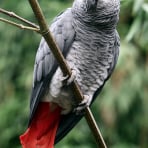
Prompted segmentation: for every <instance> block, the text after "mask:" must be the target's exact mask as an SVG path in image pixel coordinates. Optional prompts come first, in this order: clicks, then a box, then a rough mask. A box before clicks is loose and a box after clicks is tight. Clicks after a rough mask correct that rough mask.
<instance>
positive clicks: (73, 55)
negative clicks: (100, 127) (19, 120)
mask: <svg viewBox="0 0 148 148" xmlns="http://www.w3.org/2000/svg"><path fill="white" fill-rule="evenodd" d="M119 11H120V0H74V3H73V6H72V8H68V9H67V10H66V11H64V12H63V13H61V14H59V15H58V16H57V17H56V18H55V19H54V21H53V23H52V24H51V26H50V30H51V32H52V35H53V37H54V39H55V41H56V43H57V45H58V46H59V48H60V49H61V51H62V53H63V55H64V57H65V58H66V61H67V63H68V65H69V66H70V68H71V70H72V76H71V77H70V78H67V79H66V77H65V76H63V73H62V71H61V69H60V68H59V66H58V63H57V61H56V60H55V58H54V56H53V54H52V53H51V51H50V49H49V47H48V45H47V44H46V42H45V40H44V39H43V38H42V40H41V43H40V45H39V48H38V51H37V54H36V59H35V65H34V80H33V88H32V95H31V101H30V118H29V127H30V126H33V124H32V122H34V121H33V119H34V116H35V114H36V113H37V114H38V116H40V112H41V111H40V108H39V104H40V103H41V102H46V103H47V102H48V103H49V102H50V105H48V106H51V104H57V105H58V106H59V107H60V108H61V110H60V113H59V114H58V115H57V114H56V113H54V111H53V114H54V117H55V116H57V120H58V118H59V121H55V122H59V123H58V125H57V130H55V135H56V137H55V140H54V139H53V142H54V143H57V142H58V141H59V140H61V139H62V138H63V137H64V136H65V135H66V134H67V133H68V132H69V131H70V130H71V129H72V128H73V127H74V126H75V125H76V124H77V122H78V121H79V120H80V119H81V118H82V117H83V115H82V114H78V115H77V113H79V112H81V110H83V109H84V108H85V107H86V106H89V105H90V104H91V103H92V102H93V101H94V100H95V98H96V97H97V95H98V94H99V93H100V91H101V89H102V87H103V85H104V83H105V81H106V80H107V79H108V78H109V77H110V75H111V74H112V72H113V70H114V68H115V65H116V63H117V59H118V55H119V46H120V41H119V35H118V33H117V30H116V26H117V22H118V20H119ZM65 80H67V82H66V83H65ZM73 80H75V81H76V82H77V84H78V86H79V87H80V90H81V91H82V94H83V95H84V101H83V102H82V103H81V104H80V105H79V104H77V102H76V98H75V95H74V92H73V91H72V90H71V88H70V87H69V83H71V81H73ZM44 108H46V107H43V109H44ZM45 112H46V111H45ZM49 118H50V117H49ZM51 120H52V121H53V119H52V118H50V120H49V122H52V121H51ZM54 120H55V119H54ZM54 124H55V123H54ZM47 128H49V126H47ZM46 132H47V131H45V133H46ZM24 135H26V133H25V134H24ZM24 135H23V136H22V137H23V138H24V137H25V136H24ZM43 135H44V134H42V136H43ZM23 138H22V139H23ZM24 139H25V138H24ZM24 139H23V140H24ZM47 139H48V138H47ZM23 140H22V141H23Z"/></svg>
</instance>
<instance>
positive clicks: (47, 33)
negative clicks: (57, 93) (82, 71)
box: [29, 0, 107, 148]
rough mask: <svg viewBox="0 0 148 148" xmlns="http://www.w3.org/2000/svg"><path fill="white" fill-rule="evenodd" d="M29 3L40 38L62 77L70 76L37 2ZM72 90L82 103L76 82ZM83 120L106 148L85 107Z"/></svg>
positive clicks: (30, 0) (105, 147) (98, 141)
mask: <svg viewBox="0 0 148 148" xmlns="http://www.w3.org/2000/svg"><path fill="white" fill-rule="evenodd" d="M29 2H30V5H31V7H32V9H33V11H34V14H35V16H36V19H37V21H38V23H39V26H40V31H41V33H42V36H43V37H44V39H45V40H46V42H47V44H48V46H49V47H50V49H51V51H52V52H53V55H54V56H55V58H56V60H57V61H58V63H59V66H60V68H61V70H62V72H63V74H64V75H69V76H70V75H71V70H70V68H69V66H68V64H67V63H66V60H65V59H64V56H63V55H62V53H61V50H60V49H59V48H58V47H57V45H56V43H55V41H54V39H53V37H52V34H51V32H50V30H49V27H48V25H47V23H46V21H45V18H44V15H43V12H42V10H41V8H40V6H39V4H38V2H37V0H29ZM72 88H73V90H74V92H75V93H76V96H77V99H78V100H79V101H82V100H83V94H82V93H81V91H80V89H79V87H78V85H77V84H76V82H73V83H72ZM85 112H86V114H85V118H86V120H87V123H88V125H89V127H90V129H91V131H92V133H93V135H94V138H95V140H96V143H97V145H98V146H99V147H100V148H107V146H106V144H105V142H104V139H103V137H102V135H101V132H100V130H99V128H98V126H97V123H96V122H95V119H94V117H93V115H92V113H91V110H90V108H89V107H87V108H86V109H85Z"/></svg>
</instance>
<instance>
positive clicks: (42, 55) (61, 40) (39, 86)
mask: <svg viewBox="0 0 148 148" xmlns="http://www.w3.org/2000/svg"><path fill="white" fill-rule="evenodd" d="M72 19H73V18H72V13H71V9H70V8H69V9H67V10H66V11H65V12H63V13H61V14H59V15H58V16H57V17H56V18H55V20H54V21H53V23H52V25H51V27H50V31H51V33H52V35H53V37H54V39H55V41H56V43H57V45H58V46H59V48H60V49H61V51H62V52H63V54H64V56H66V54H67V53H68V50H69V48H70V46H71V45H72V42H73V40H74V36H75V31H74V28H73V26H72ZM57 67H58V64H57V62H56V60H55V58H54V56H53V54H52V53H51V51H50V49H49V47H48V45H47V43H46V42H45V40H44V39H43V38H42V40H41V43H40V45H39V48H38V51H37V54H36V59H35V65H34V75H33V77H34V80H33V81H34V82H33V88H32V94H31V100H30V118H29V125H30V122H31V121H32V118H33V116H34V113H35V111H36V108H37V106H38V103H39V101H40V99H41V97H43V95H44V94H45V93H46V90H47V88H48V86H49V83H50V80H51V78H52V75H53V74H54V72H55V71H56V69H57Z"/></svg>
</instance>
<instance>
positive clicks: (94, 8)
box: [73, 0, 120, 25]
mask: <svg viewBox="0 0 148 148" xmlns="http://www.w3.org/2000/svg"><path fill="white" fill-rule="evenodd" d="M119 9H120V0H74V4H73V10H74V15H75V16H77V18H79V19H81V20H82V21H84V22H89V23H93V24H95V23H96V25H97V24H99V23H100V21H101V22H102V21H107V19H108V21H110V20H109V17H115V19H117V21H118V14H119ZM104 19H105V20H104Z"/></svg>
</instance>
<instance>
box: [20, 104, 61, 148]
mask: <svg viewBox="0 0 148 148" xmlns="http://www.w3.org/2000/svg"><path fill="white" fill-rule="evenodd" d="M60 114H61V108H60V107H58V106H57V107H56V108H55V109H51V105H50V103H49V102H40V103H39V105H38V108H37V111H36V113H35V115H34V117H33V120H32V122H31V124H30V127H29V128H28V129H27V131H26V132H25V133H24V134H23V135H21V136H20V141H21V144H22V147H23V148H36V147H37V148H53V146H54V140H55V135H56V131H57V128H58V125H59V121H60Z"/></svg>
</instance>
